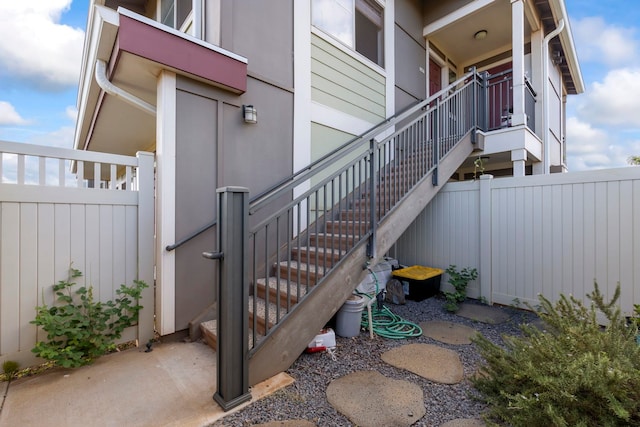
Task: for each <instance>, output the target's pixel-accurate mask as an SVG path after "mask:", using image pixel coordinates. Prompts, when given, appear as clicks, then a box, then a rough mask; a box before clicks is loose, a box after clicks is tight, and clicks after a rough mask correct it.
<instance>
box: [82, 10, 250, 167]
mask: <svg viewBox="0 0 640 427" xmlns="http://www.w3.org/2000/svg"><path fill="white" fill-rule="evenodd" d="M97 60H103V61H105V62H106V63H107V64H108V67H107V76H108V79H109V80H110V81H111V83H113V84H114V85H116V86H118V87H119V88H121V89H123V90H125V91H127V92H129V93H130V94H132V95H133V96H135V97H138V98H140V99H141V100H143V101H145V102H147V103H149V104H151V105H156V87H157V78H158V76H159V75H160V73H161V72H162V71H163V70H169V71H172V72H174V73H176V74H178V75H184V76H187V77H189V78H191V79H195V80H198V81H202V82H204V83H206V84H209V85H212V86H216V87H219V88H222V89H224V90H226V91H229V92H232V93H235V94H242V93H244V92H245V91H246V88H247V60H246V58H243V57H242V56H239V55H236V54H234V53H232V52H229V51H226V50H224V49H221V48H219V47H217V46H214V45H211V44H209V43H206V42H203V41H202V40H199V39H196V38H194V37H192V36H190V35H188V34H184V33H181V32H179V31H176V30H174V29H172V28H169V27H167V26H164V25H162V24H159V23H158V22H156V21H153V20H151V19H148V18H146V17H144V16H142V15H139V14H137V13H134V12H131V11H129V10H126V9H123V8H119V9H118V10H117V11H114V10H113V9H109V8H107V7H104V6H94V7H93V8H92V9H91V11H90V16H89V22H88V24H87V35H86V38H85V49H84V53H83V63H82V71H81V76H80V87H79V91H78V122H77V125H76V132H75V139H74V147H75V148H76V149H83V150H92V151H105V152H111V153H117V154H128V155H131V154H135V152H136V151H138V150H148V149H151V148H152V147H153V145H154V144H155V130H156V120H155V117H152V116H150V115H149V114H148V113H146V112H144V111H141V110H139V109H137V108H135V107H134V106H131V105H129V104H126V103H124V102H123V101H122V100H120V99H118V98H116V97H113V96H110V95H107V94H105V93H104V91H102V90H101V89H100V87H99V86H98V85H97V83H96V80H95V77H94V75H95V67H96V65H95V64H96V61H97Z"/></svg>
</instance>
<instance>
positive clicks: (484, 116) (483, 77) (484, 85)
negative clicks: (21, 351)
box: [479, 71, 490, 131]
mask: <svg viewBox="0 0 640 427" xmlns="http://www.w3.org/2000/svg"><path fill="white" fill-rule="evenodd" d="M480 84H481V89H482V90H481V92H480V94H481V99H480V103H479V104H480V105H482V107H483V108H482V111H481V116H480V119H481V124H482V130H483V131H486V130H487V129H488V128H489V114H490V109H489V73H488V72H487V71H484V72H482V73H481V74H480Z"/></svg>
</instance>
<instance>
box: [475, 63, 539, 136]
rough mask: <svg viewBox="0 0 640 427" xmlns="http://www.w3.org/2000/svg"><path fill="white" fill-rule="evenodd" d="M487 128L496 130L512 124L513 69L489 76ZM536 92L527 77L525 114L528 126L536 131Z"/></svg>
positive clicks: (487, 79)
mask: <svg viewBox="0 0 640 427" xmlns="http://www.w3.org/2000/svg"><path fill="white" fill-rule="evenodd" d="M486 81H487V111H488V126H487V130H489V131H491V130H496V129H502V128H506V127H510V126H511V125H512V122H511V117H512V115H513V70H505V71H502V72H500V73H496V74H492V75H489V76H487V78H486ZM536 96H537V94H536V92H535V91H534V90H533V87H532V86H531V83H530V82H529V80H528V79H527V78H525V94H524V97H525V106H524V110H525V115H526V117H527V121H526V124H527V127H529V129H531V130H532V131H534V132H535V109H536Z"/></svg>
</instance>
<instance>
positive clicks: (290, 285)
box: [256, 277, 307, 307]
mask: <svg viewBox="0 0 640 427" xmlns="http://www.w3.org/2000/svg"><path fill="white" fill-rule="evenodd" d="M256 283H257V290H258V298H262V299H263V300H267V297H266V295H267V289H268V292H269V298H268V300H269V301H270V302H274V303H275V301H276V299H278V302H279V304H280V307H292V306H294V305H295V304H297V303H298V300H299V298H302V297H303V296H304V295H305V294H306V293H307V286H298V284H297V283H296V282H293V281H290V282H287V280H286V278H280V279H278V278H277V277H269V278H268V279H264V278H263V279H258V280H257V281H256ZM298 288H299V289H298ZM287 289H288V290H289V295H288V296H287ZM298 290H299V291H300V292H299V293H298Z"/></svg>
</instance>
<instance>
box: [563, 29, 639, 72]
mask: <svg viewBox="0 0 640 427" xmlns="http://www.w3.org/2000/svg"><path fill="white" fill-rule="evenodd" d="M572 30H573V35H574V37H575V39H576V46H577V47H576V49H577V51H578V55H579V57H580V60H581V61H594V62H603V63H605V64H607V65H609V66H616V65H620V64H625V63H626V64H628V63H629V61H630V60H631V59H632V58H637V56H638V55H637V52H638V41H637V40H636V39H635V35H636V31H635V29H634V28H623V27H619V26H616V25H608V24H607V23H606V22H605V21H604V19H602V18H601V17H589V18H584V19H578V20H576V21H575V22H572Z"/></svg>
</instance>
